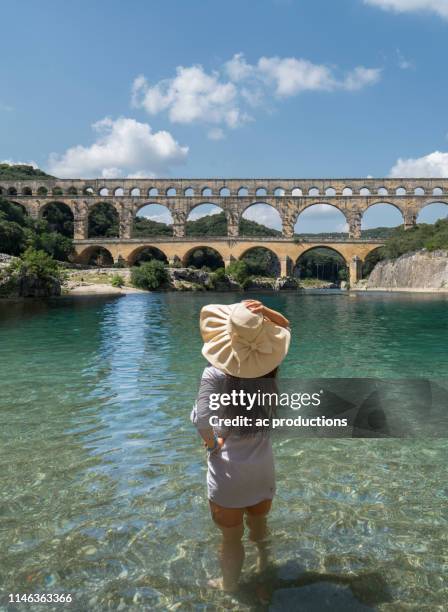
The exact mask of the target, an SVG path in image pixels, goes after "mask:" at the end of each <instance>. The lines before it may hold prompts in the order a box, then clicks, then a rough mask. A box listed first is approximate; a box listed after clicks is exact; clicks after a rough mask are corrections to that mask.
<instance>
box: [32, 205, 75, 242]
mask: <svg viewBox="0 0 448 612" xmlns="http://www.w3.org/2000/svg"><path fill="white" fill-rule="evenodd" d="M39 214H40V216H41V218H42V219H44V220H45V221H46V222H47V223H48V225H49V227H50V229H51V231H53V232H58V233H59V234H63V235H64V236H67V237H68V238H73V235H74V233H73V232H74V229H73V225H74V216H73V211H72V209H71V207H70V206H69V205H68V204H66V203H65V202H59V201H57V200H55V201H53V202H47V203H46V204H45V205H44V206H42V208H41V209H40V211H39Z"/></svg>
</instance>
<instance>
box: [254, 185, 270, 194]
mask: <svg viewBox="0 0 448 612" xmlns="http://www.w3.org/2000/svg"><path fill="white" fill-rule="evenodd" d="M267 194H268V192H267V191H266V189H265V188H264V187H258V189H257V190H256V191H255V195H256V196H265V195H267Z"/></svg>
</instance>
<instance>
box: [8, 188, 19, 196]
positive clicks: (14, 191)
mask: <svg viewBox="0 0 448 612" xmlns="http://www.w3.org/2000/svg"><path fill="white" fill-rule="evenodd" d="M6 193H7V195H9V196H16V195H17V189H16V188H15V187H8V191H7V192H6Z"/></svg>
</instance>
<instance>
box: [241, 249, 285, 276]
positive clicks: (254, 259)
mask: <svg viewBox="0 0 448 612" xmlns="http://www.w3.org/2000/svg"><path fill="white" fill-rule="evenodd" d="M239 259H240V261H244V262H245V264H246V266H247V269H248V272H249V274H250V275H252V276H267V277H271V278H272V277H274V278H276V277H278V276H280V261H279V258H278V256H277V255H276V253H274V251H271V249H268V248H267V247H263V246H259V247H251V248H249V249H247V250H246V251H244V253H242V254H241V255H240V257H239Z"/></svg>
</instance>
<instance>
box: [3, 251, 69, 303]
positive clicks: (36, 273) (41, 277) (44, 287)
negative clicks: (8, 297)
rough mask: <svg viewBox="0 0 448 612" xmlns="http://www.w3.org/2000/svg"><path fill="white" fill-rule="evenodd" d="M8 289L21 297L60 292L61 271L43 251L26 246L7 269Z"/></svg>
mask: <svg viewBox="0 0 448 612" xmlns="http://www.w3.org/2000/svg"><path fill="white" fill-rule="evenodd" d="M7 272H8V275H9V279H10V281H9V284H8V287H9V290H10V292H11V293H15V294H18V295H20V296H22V297H47V296H50V295H60V294H61V281H62V280H63V278H64V273H63V271H62V270H61V269H60V268H59V266H58V263H57V262H56V261H55V260H54V259H53V258H52V257H51V256H50V255H48V253H46V252H45V251H40V250H36V249H33V248H32V247H28V249H26V251H25V252H24V253H23V254H22V256H21V257H20V259H17V260H15V261H14V262H13V263H12V264H11V265H10V266H9V268H8V270H7Z"/></svg>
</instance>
